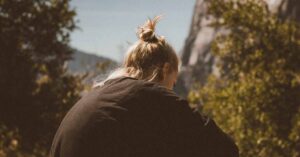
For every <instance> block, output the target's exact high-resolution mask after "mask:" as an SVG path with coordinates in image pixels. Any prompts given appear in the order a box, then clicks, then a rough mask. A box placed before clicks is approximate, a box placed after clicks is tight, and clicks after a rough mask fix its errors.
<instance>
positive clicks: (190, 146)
mask: <svg viewBox="0 0 300 157" xmlns="http://www.w3.org/2000/svg"><path fill="white" fill-rule="evenodd" d="M163 95H164V97H166V99H165V101H166V102H165V104H167V105H168V107H169V108H170V109H169V115H170V116H171V119H172V120H170V125H171V126H172V127H173V129H174V134H173V135H174V136H175V137H174V138H175V139H177V140H178V141H176V142H182V145H181V147H182V148H183V149H185V150H186V152H185V153H187V152H188V154H190V155H191V156H199V157H200V156H207V157H238V156H239V152H238V147H237V146H236V144H235V143H234V141H233V140H232V139H231V138H230V137H229V136H228V135H227V134H226V133H224V132H223V131H222V130H221V129H220V128H219V127H218V126H217V125H216V123H215V122H214V121H213V120H212V119H210V118H207V117H205V116H203V115H202V114H201V113H199V112H198V111H196V110H192V109H191V108H190V107H189V105H188V102H187V101H186V100H184V99H181V98H179V97H178V96H177V95H176V94H175V93H173V92H171V91H166V92H165V93H164V94H163ZM176 142H175V143H176Z"/></svg>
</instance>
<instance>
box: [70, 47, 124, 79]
mask: <svg viewBox="0 0 300 157" xmlns="http://www.w3.org/2000/svg"><path fill="white" fill-rule="evenodd" d="M72 58H73V59H72V60H70V61H69V62H68V63H67V67H68V70H69V72H71V73H74V74H81V73H85V72H94V71H97V68H96V67H97V64H98V65H100V64H102V63H107V62H110V65H109V67H108V69H112V68H114V67H116V66H117V65H118V63H117V62H116V61H114V60H111V59H109V58H106V57H101V56H98V55H95V54H89V53H85V52H82V51H79V50H74V54H73V56H72Z"/></svg>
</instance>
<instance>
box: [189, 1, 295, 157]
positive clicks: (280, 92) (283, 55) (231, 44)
mask: <svg viewBox="0 0 300 157" xmlns="http://www.w3.org/2000/svg"><path fill="white" fill-rule="evenodd" d="M209 14H210V15H212V16H213V17H214V18H215V21H214V23H213V24H212V26H214V27H216V28H217V29H222V28H225V29H227V30H228V32H227V33H226V34H220V35H219V36H218V37H217V38H216V39H215V40H214V42H213V43H212V52H213V54H214V55H215V56H216V57H217V58H218V68H219V70H220V71H219V72H220V73H219V75H218V76H216V75H212V76H211V77H210V78H209V82H208V83H207V84H206V85H204V86H203V87H202V88H200V89H199V90H197V91H193V92H191V93H190V100H191V101H192V102H194V103H197V102H200V103H201V104H203V105H202V107H201V109H202V110H203V111H204V112H206V113H208V114H210V115H211V116H212V117H213V118H214V119H215V120H216V121H217V123H218V124H219V125H220V126H221V127H222V128H223V129H224V130H226V132H228V133H229V134H231V135H232V136H233V138H234V139H235V141H236V142H237V144H238V146H239V148H240V153H241V156H243V157H244V156H245V157H253V156H260V157H270V156H272V157H298V156H299V155H300V151H299V150H300V146H299V143H300V118H299V117H300V53H299V50H300V39H299V35H300V27H299V24H298V23H295V22H293V21H288V20H286V21H283V20H280V19H279V18H278V17H277V16H276V15H274V14H272V13H270V12H269V10H268V7H267V5H266V4H264V3H263V1H259V0H228V1H223V0H214V1H210V4H209Z"/></svg>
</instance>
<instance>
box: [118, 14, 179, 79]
mask: <svg viewBox="0 0 300 157" xmlns="http://www.w3.org/2000/svg"><path fill="white" fill-rule="evenodd" d="M159 19H160V16H156V17H155V18H154V19H152V20H151V19H149V20H148V21H147V22H146V23H145V24H144V25H143V26H141V27H139V28H138V31H137V36H138V38H139V40H138V41H137V42H136V43H135V44H134V45H132V46H131V47H130V48H129V49H128V52H127V54H126V56H125V60H124V65H123V66H124V68H125V72H126V73H127V75H129V76H131V77H134V78H138V79H143V80H147V81H161V80H162V79H163V67H164V65H165V63H168V64H169V65H170V71H178V64H179V63H178V62H179V60H178V57H177V55H176V53H175V51H174V50H173V48H172V46H170V45H169V44H168V43H167V42H166V40H165V38H164V37H162V36H157V35H156V34H155V26H156V24H157V22H158V20H159Z"/></svg>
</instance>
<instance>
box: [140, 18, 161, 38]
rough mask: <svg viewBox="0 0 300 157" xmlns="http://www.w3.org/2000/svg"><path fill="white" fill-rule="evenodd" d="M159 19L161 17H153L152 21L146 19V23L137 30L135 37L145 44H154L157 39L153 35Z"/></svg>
mask: <svg viewBox="0 0 300 157" xmlns="http://www.w3.org/2000/svg"><path fill="white" fill-rule="evenodd" d="M160 19H161V16H155V17H154V18H153V19H148V20H147V22H146V23H145V24H144V25H143V26H141V27H139V28H138V32H137V35H138V37H139V39H141V40H143V41H146V42H155V41H157V37H156V35H155V26H156V24H157V22H158V21H159V20H160Z"/></svg>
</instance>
